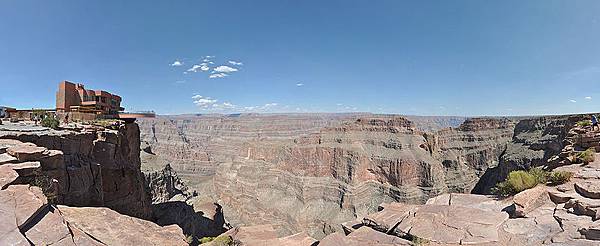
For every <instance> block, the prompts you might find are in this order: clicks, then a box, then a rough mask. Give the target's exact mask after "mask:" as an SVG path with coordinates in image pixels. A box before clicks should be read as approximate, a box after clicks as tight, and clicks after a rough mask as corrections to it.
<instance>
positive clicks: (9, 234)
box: [0, 190, 29, 245]
mask: <svg viewBox="0 0 600 246" xmlns="http://www.w3.org/2000/svg"><path fill="white" fill-rule="evenodd" d="M0 204H2V207H1V208H0V244H1V245H29V242H28V241H27V239H26V238H25V237H24V236H23V235H22V234H21V232H20V231H19V227H18V226H19V224H18V223H17V211H16V210H17V207H16V205H17V203H16V201H15V198H14V193H13V192H12V191H8V190H1V191H0Z"/></svg>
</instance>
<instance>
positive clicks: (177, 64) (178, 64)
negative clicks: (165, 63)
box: [169, 60, 183, 67]
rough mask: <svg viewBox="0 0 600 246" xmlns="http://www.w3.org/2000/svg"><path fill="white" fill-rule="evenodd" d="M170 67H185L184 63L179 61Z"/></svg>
mask: <svg viewBox="0 0 600 246" xmlns="http://www.w3.org/2000/svg"><path fill="white" fill-rule="evenodd" d="M169 66H171V67H179V66H183V62H182V61H179V60H175V61H174V62H173V63H171V64H170V65H169Z"/></svg>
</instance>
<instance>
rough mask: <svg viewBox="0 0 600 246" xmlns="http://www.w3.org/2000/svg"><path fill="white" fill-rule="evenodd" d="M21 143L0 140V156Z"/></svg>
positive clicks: (12, 140) (11, 140)
mask: <svg viewBox="0 0 600 246" xmlns="http://www.w3.org/2000/svg"><path fill="white" fill-rule="evenodd" d="M22 143H23V142H21V141H18V140H14V139H0V154H5V153H6V150H7V149H8V148H10V147H13V146H16V145H20V144H22Z"/></svg>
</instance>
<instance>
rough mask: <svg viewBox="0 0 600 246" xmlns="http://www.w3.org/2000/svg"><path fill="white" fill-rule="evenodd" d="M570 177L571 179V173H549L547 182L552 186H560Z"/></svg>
mask: <svg viewBox="0 0 600 246" xmlns="http://www.w3.org/2000/svg"><path fill="white" fill-rule="evenodd" d="M572 177H573V173H571V172H565V171H556V172H551V173H550V175H548V181H549V182H550V184H552V185H561V184H564V183H567V182H569V181H570V180H571V178H572Z"/></svg>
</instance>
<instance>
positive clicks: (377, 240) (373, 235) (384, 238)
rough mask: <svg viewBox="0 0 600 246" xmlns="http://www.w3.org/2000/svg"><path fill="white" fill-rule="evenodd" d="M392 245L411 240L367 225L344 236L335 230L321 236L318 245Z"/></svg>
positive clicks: (406, 243) (403, 243)
mask: <svg viewBox="0 0 600 246" xmlns="http://www.w3.org/2000/svg"><path fill="white" fill-rule="evenodd" d="M362 245H368V246H375V245H383V246H392V245H394V246H395V245H412V244H411V242H409V241H407V240H405V239H402V238H399V237H395V236H392V235H387V234H385V233H381V232H379V231H376V230H373V229H371V228H369V227H364V226H363V227H361V228H359V229H357V230H356V231H354V232H352V233H350V234H349V235H348V236H344V234H343V233H340V232H336V233H333V234H330V235H328V236H326V237H325V238H323V239H322V240H321V241H320V242H319V246H362Z"/></svg>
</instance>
